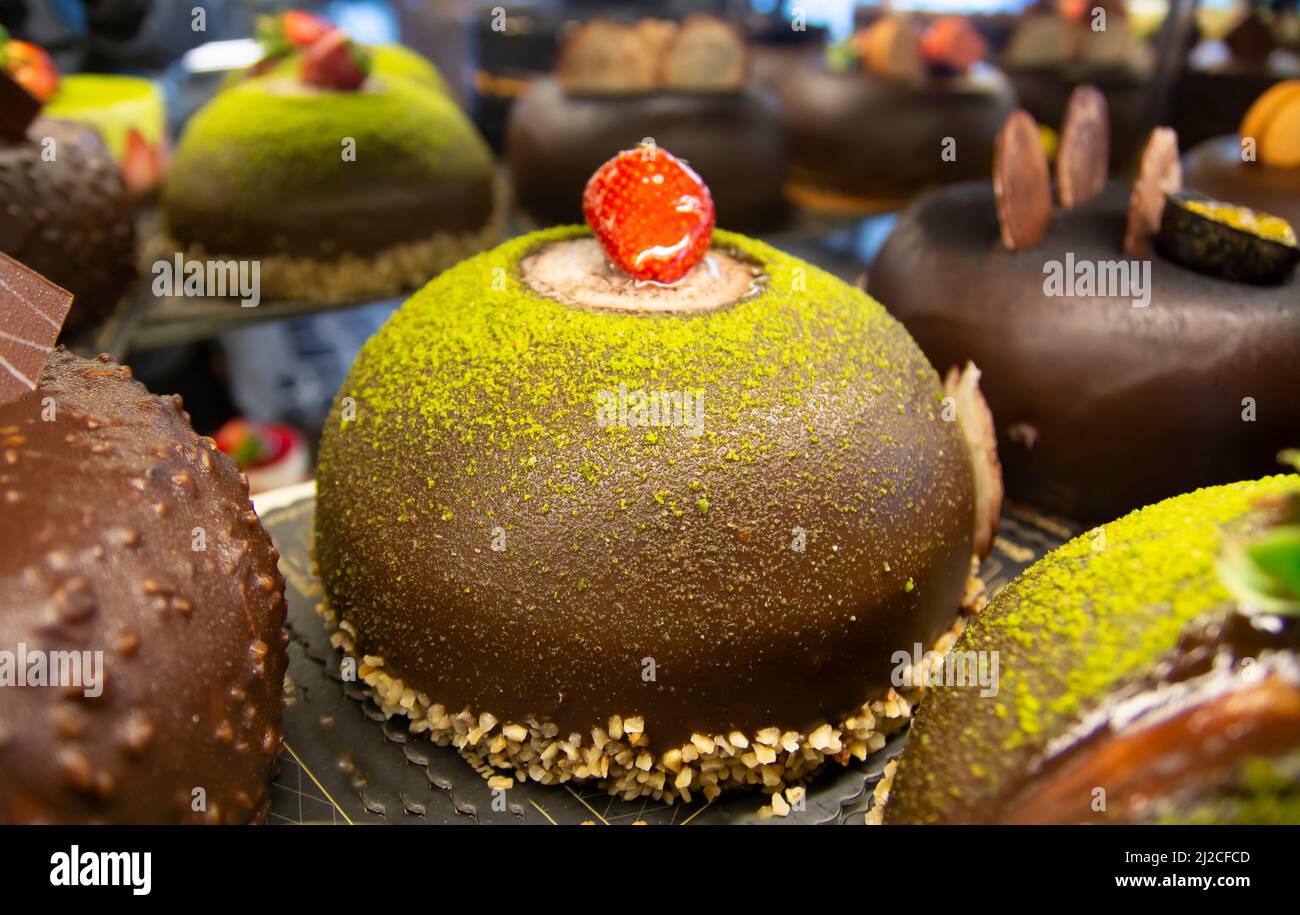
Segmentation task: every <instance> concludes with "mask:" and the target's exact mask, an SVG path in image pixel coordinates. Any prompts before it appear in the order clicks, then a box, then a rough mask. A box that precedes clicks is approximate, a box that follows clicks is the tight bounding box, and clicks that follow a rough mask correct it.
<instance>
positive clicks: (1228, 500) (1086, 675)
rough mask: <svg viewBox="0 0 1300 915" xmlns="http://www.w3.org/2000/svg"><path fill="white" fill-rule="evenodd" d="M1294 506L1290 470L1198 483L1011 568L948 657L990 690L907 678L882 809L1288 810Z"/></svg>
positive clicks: (945, 815) (1128, 816) (1258, 819)
mask: <svg viewBox="0 0 1300 915" xmlns="http://www.w3.org/2000/svg"><path fill="white" fill-rule="evenodd" d="M1298 509H1300V477H1296V476H1285V477H1281V476H1279V477H1272V478H1269V479H1265V480H1260V481H1258V482H1246V483H1235V484H1231V485H1228V486H1220V487H1214V488H1210V489H1204V490H1201V491H1198V492H1194V493H1191V494H1188V495H1183V496H1178V497H1176V498H1173V499H1169V500H1168V501H1166V502H1162V503H1160V504H1158V505H1153V506H1150V507H1147V508H1144V509H1141V510H1140V511H1137V512H1134V513H1133V514H1131V515H1129V516H1127V517H1125V518H1122V519H1120V520H1119V521H1115V522H1113V523H1110V524H1107V525H1105V526H1104V527H1101V528H1097V529H1096V530H1095V531H1092V532H1090V533H1088V534H1085V535H1083V536H1082V537H1079V538H1078V539H1076V540H1073V541H1071V542H1070V543H1068V544H1066V545H1065V546H1064V547H1062V548H1060V549H1059V550H1056V551H1055V552H1053V553H1051V554H1050V555H1048V556H1047V557H1046V558H1045V559H1043V560H1041V561H1040V562H1038V563H1037V564H1036V565H1034V566H1033V567H1032V568H1030V569H1029V570H1028V571H1026V572H1025V573H1024V574H1022V575H1021V576H1020V577H1019V578H1017V579H1015V580H1014V581H1013V582H1012V583H1011V584H1010V585H1008V586H1007V587H1006V588H1005V589H1003V590H1002V591H1001V592H1000V593H999V594H998V595H997V597H996V598H994V600H993V601H992V602H991V603H990V604H989V605H988V607H986V608H985V609H984V610H983V611H982V612H981V613H980V615H979V616H978V617H977V618H976V619H975V621H974V622H973V623H972V624H971V625H970V626H969V627H968V628H967V629H966V631H965V632H964V633H963V634H962V636H961V637H960V638H959V639H958V640H957V644H956V646H955V647H954V648H953V653H952V654H951V655H950V656H949V662H948V663H950V664H951V663H954V662H955V661H956V660H958V659H960V660H961V661H962V663H967V664H969V663H971V662H972V661H974V662H978V659H981V658H983V659H992V658H996V660H997V663H998V668H997V669H998V672H999V686H998V691H997V694H996V695H995V696H988V695H984V696H981V692H980V689H979V688H978V687H977V688H970V687H963V686H952V685H936V686H933V687H931V688H930V689H929V690H928V691H927V693H926V697H925V701H924V702H923V703H922V705H921V709H920V712H919V713H918V715H917V719H916V721H915V722H914V723H913V724H912V729H911V731H910V733H909V734H908V741H907V748H906V750H905V752H904V754H903V759H902V761H901V763H899V765H898V770H897V774H896V776H895V777H894V781H893V786H892V789H890V790H889V799H888V803H887V805H886V807H885V812H884V818H885V822H888V823H971V822H975V823H1107V822H1175V823H1189V822H1190V823H1291V824H1296V823H1300V787H1298V786H1300V616H1298V615H1297V614H1300V580H1297V577H1296V570H1297V569H1300V563H1298V562H1297V560H1300V555H1297V544H1300V539H1297V533H1300V511H1298ZM954 682H955V681H954ZM883 793H884V792H883V791H881V792H879V793H878V797H879V796H880V795H881V794H883Z"/></svg>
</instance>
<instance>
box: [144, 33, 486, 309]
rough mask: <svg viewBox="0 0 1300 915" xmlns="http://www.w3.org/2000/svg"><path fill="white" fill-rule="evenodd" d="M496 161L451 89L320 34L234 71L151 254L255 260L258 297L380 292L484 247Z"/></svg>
mask: <svg viewBox="0 0 1300 915" xmlns="http://www.w3.org/2000/svg"><path fill="white" fill-rule="evenodd" d="M492 168H493V166H492V155H491V153H490V152H489V150H488V148H487V145H486V144H485V143H484V142H483V140H482V138H481V137H479V135H478V134H477V133H476V132H475V130H474V128H473V126H472V125H471V124H470V123H469V121H468V120H467V119H466V117H465V115H464V114H463V113H462V112H461V110H460V109H459V108H457V107H456V104H455V102H453V101H452V100H451V99H450V98H449V97H448V96H446V95H445V94H443V93H442V92H440V91H437V90H435V89H431V88H429V87H428V86H427V85H424V84H421V83H420V82H418V81H414V80H411V79H409V78H406V77H402V76H393V75H387V74H381V73H375V72H372V71H371V69H370V54H369V52H368V51H367V50H366V49H365V48H363V47H361V46H359V45H357V44H355V43H353V42H352V41H351V40H350V39H348V38H347V36H346V35H344V34H343V32H342V31H340V30H338V29H328V30H326V31H324V33H323V34H321V35H320V36H319V37H318V38H316V39H315V41H314V42H313V43H312V44H311V46H310V47H308V48H307V49H306V50H305V51H304V52H303V56H302V59H301V62H300V66H299V67H298V68H297V69H296V70H295V71H294V72H278V71H272V72H271V73H268V74H267V75H265V76H262V77H257V78H253V79H247V80H243V81H241V82H239V83H237V84H235V85H234V86H231V87H230V88H227V89H225V90H224V91H222V92H220V93H218V94H217V96H216V97H215V98H213V99H212V101H210V102H209V103H208V104H207V105H206V106H204V107H203V108H202V109H201V110H200V111H199V112H198V113H197V114H195V115H194V117H193V118H192V119H191V120H190V122H189V124H188V125H187V127H186V129H185V132H184V133H183V134H182V136H181V139H180V142H179V143H178V144H177V148H176V151H175V155H174V157H173V161H172V164H171V167H170V169H169V171H168V176H167V182H166V184H165V186H164V188H163V193H162V210H163V217H164V223H165V232H166V237H165V238H163V239H160V240H158V241H157V242H156V243H155V245H154V247H155V248H156V250H157V251H158V252H159V253H160V254H165V253H167V252H175V251H177V250H179V251H181V252H183V253H185V254H186V256H188V257H192V258H195V259H201V258H217V259H256V260H259V261H260V262H261V281H262V290H261V295H262V299H263V301H271V300H285V299H299V300H301V299H309V300H314V301H318V302H337V301H356V300H364V299H367V298H379V297H385V296H391V295H395V294H398V293H400V292H402V291H405V290H409V289H412V288H416V287H418V286H419V285H420V284H422V283H423V282H425V281H426V280H428V278H429V277H431V276H433V275H435V274H437V273H438V272H439V271H441V270H442V269H444V268H446V267H448V266H450V265H451V264H454V263H456V262H457V261H459V260H461V259H462V258H464V257H466V256H468V255H469V254H472V253H474V252H476V251H479V250H481V249H482V248H484V247H486V246H487V245H489V244H490V243H491V242H492V241H494V240H495V238H496V235H497V231H498V224H497V219H496V213H495V200H494V193H493V176H492Z"/></svg>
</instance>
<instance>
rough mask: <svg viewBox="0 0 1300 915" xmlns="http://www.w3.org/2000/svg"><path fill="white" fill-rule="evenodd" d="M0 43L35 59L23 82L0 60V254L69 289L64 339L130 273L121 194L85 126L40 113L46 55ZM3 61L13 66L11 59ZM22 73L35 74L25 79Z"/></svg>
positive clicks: (46, 83)
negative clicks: (0, 203)
mask: <svg viewBox="0 0 1300 915" xmlns="http://www.w3.org/2000/svg"><path fill="white" fill-rule="evenodd" d="M3 42H4V36H3V30H0V45H3ZM9 44H10V45H24V46H25V47H27V48H29V49H31V51H32V53H33V54H38V56H37V58H36V60H37V61H38V62H39V65H35V64H34V65H30V66H28V67H26V68H25V69H24V70H23V71H21V72H22V73H23V76H24V79H25V80H27V83H26V85H25V84H23V83H20V82H18V81H17V80H16V79H15V78H13V76H12V75H11V74H10V72H8V71H6V69H5V67H4V66H0V198H3V201H4V204H3V206H4V215H3V218H0V252H3V253H5V254H8V255H10V256H11V257H14V258H16V259H18V260H20V261H22V262H23V263H25V264H27V265H29V266H30V267H31V268H32V269H33V270H36V271H37V272H39V273H42V274H44V275H45V276H48V277H49V278H50V279H51V280H52V281H53V282H55V283H57V284H59V285H60V286H62V287H63V288H65V289H67V290H69V291H70V292H71V293H73V294H74V295H75V297H76V300H75V304H74V306H73V308H72V311H71V312H70V313H69V315H68V319H67V321H66V322H65V324H64V330H65V333H66V335H67V337H68V338H72V337H76V336H79V335H81V334H82V333H83V332H85V331H87V330H89V329H91V328H93V327H94V326H95V325H96V324H97V323H99V321H100V320H101V319H102V318H103V317H104V316H105V315H106V314H107V313H108V312H110V311H111V310H112V309H113V308H114V307H115V306H116V305H117V302H118V300H119V299H120V298H121V296H122V294H123V293H124V292H125V291H126V289H127V287H128V286H129V285H130V283H131V281H132V280H133V279H134V278H135V263H134V262H135V225H134V223H133V222H132V219H131V205H130V200H129V197H128V194H127V191H126V188H125V185H124V184H123V180H122V175H121V173H120V172H119V171H118V168H117V166H116V164H115V163H114V161H113V159H112V157H111V156H110V155H109V152H108V150H107V149H106V148H105V146H104V141H103V140H102V139H101V138H100V136H99V134H98V133H96V132H95V130H94V129H93V128H90V127H86V126H82V125H80V124H74V123H72V122H70V121H63V120H57V119H53V118H46V117H41V116H40V111H41V107H42V104H43V102H44V101H46V100H47V99H48V98H49V97H50V95H51V94H52V93H53V91H54V87H55V86H57V80H58V76H57V74H56V73H55V71H54V69H53V64H50V63H49V62H48V61H49V58H48V57H46V56H44V52H41V51H40V49H38V48H35V47H34V46H30V45H26V44H25V43H24V42H9ZM4 59H5V61H6V62H7V64H8V65H9V66H10V67H13V66H15V61H16V60H17V58H16V57H15V56H7V57H5V58H4ZM32 72H39V73H40V74H41V78H40V79H39V80H38V81H36V82H33V81H32V80H31V79H30V78H29V76H28V74H30V73H32ZM29 87H30V88H29ZM32 90H35V91H38V92H41V93H42V96H43V97H41V98H38V97H37V96H35V95H33V94H32Z"/></svg>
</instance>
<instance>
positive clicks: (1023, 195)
mask: <svg viewBox="0 0 1300 915" xmlns="http://www.w3.org/2000/svg"><path fill="white" fill-rule="evenodd" d="M993 196H994V199H995V200H996V201H997V209H998V225H999V226H1000V228H1001V230H1002V244H1003V245H1005V246H1006V248H1007V250H1008V251H1019V250H1021V249H1022V248H1031V247H1033V246H1034V245H1036V244H1038V243H1039V242H1040V241H1042V240H1043V236H1044V235H1046V234H1047V227H1048V225H1049V224H1050V223H1051V221H1052V178H1051V173H1050V170H1049V169H1048V167H1047V154H1046V153H1045V152H1043V145H1042V143H1041V142H1040V141H1039V139H1038V123H1037V122H1036V121H1035V120H1034V119H1033V117H1032V116H1031V115H1030V114H1029V112H1027V111H1025V110H1024V109H1023V108H1017V109H1016V110H1015V111H1013V112H1011V114H1010V116H1009V117H1008V118H1007V120H1006V123H1004V124H1003V125H1002V129H1001V130H1000V131H998V138H997V141H996V142H995V143H994V144H993Z"/></svg>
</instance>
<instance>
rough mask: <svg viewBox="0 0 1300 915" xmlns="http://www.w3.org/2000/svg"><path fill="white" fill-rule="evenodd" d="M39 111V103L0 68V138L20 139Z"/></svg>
mask: <svg viewBox="0 0 1300 915" xmlns="http://www.w3.org/2000/svg"><path fill="white" fill-rule="evenodd" d="M40 112H41V103H40V102H39V101H38V100H37V99H36V96H34V95H32V94H31V93H30V92H28V91H27V90H26V89H24V88H23V87H22V86H21V85H20V84H19V83H18V81H17V80H16V79H14V78H13V77H12V76H10V75H9V74H8V72H6V71H5V70H4V69H0V139H5V140H22V139H23V138H25V137H26V136H27V128H28V127H30V126H31V123H32V121H34V120H36V115H38V114H40Z"/></svg>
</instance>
